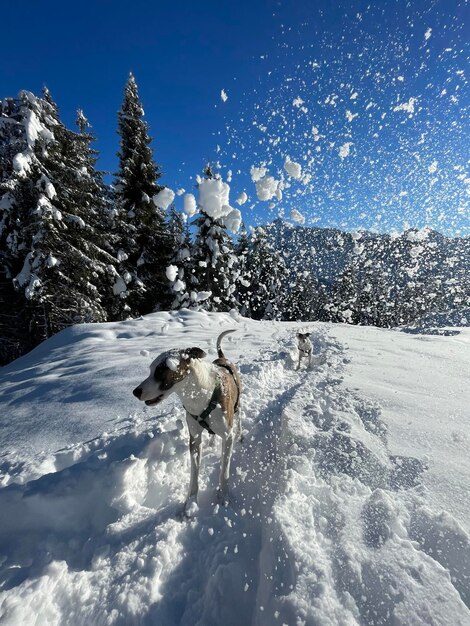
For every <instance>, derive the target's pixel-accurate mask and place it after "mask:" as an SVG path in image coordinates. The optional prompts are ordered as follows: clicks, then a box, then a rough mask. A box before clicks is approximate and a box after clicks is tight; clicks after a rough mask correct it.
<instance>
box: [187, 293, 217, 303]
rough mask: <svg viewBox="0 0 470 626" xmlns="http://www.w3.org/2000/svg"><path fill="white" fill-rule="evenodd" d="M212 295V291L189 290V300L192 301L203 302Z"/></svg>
mask: <svg viewBox="0 0 470 626" xmlns="http://www.w3.org/2000/svg"><path fill="white" fill-rule="evenodd" d="M211 295H212V291H197V292H196V291H191V300H192V301H193V302H203V301H204V300H207V298H210V297H211Z"/></svg>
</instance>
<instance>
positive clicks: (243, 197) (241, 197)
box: [236, 191, 248, 206]
mask: <svg viewBox="0 0 470 626" xmlns="http://www.w3.org/2000/svg"><path fill="white" fill-rule="evenodd" d="M247 200H248V196H247V195H246V193H245V192H244V191H242V192H241V194H240V195H239V196H238V198H237V199H236V203H237V204H238V205H239V206H242V204H245V202H246V201H247Z"/></svg>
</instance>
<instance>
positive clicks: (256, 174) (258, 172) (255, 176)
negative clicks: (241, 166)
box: [250, 165, 268, 183]
mask: <svg viewBox="0 0 470 626" xmlns="http://www.w3.org/2000/svg"><path fill="white" fill-rule="evenodd" d="M267 171H268V170H267V169H266V168H265V167H263V166H261V167H255V166H254V165H252V166H251V169H250V174H251V180H252V181H253V182H254V183H256V182H258V181H259V180H260V179H261V178H263V177H264V176H266V173H267Z"/></svg>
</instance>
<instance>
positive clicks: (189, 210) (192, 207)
mask: <svg viewBox="0 0 470 626" xmlns="http://www.w3.org/2000/svg"><path fill="white" fill-rule="evenodd" d="M183 210H184V212H185V213H186V215H187V216H188V217H192V216H193V215H194V214H195V213H196V211H197V205H196V198H195V197H194V195H193V194H192V193H186V194H185V195H184V206H183Z"/></svg>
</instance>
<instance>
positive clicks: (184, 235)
mask: <svg viewBox="0 0 470 626" xmlns="http://www.w3.org/2000/svg"><path fill="white" fill-rule="evenodd" d="M168 233H169V236H170V237H171V241H172V245H173V256H172V258H171V265H173V266H174V267H176V268H177V273H176V275H175V276H174V279H173V280H171V278H169V279H168V280H169V283H170V291H171V293H172V295H173V301H172V303H171V308H172V309H173V310H176V309H183V308H188V307H189V305H190V303H191V299H190V290H189V289H188V287H190V281H191V276H192V273H191V269H192V259H191V236H190V233H189V225H188V222H187V221H186V222H185V221H184V220H183V217H182V215H181V213H178V212H177V211H176V210H175V208H174V206H172V207H171V208H170V212H169V219H168Z"/></svg>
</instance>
